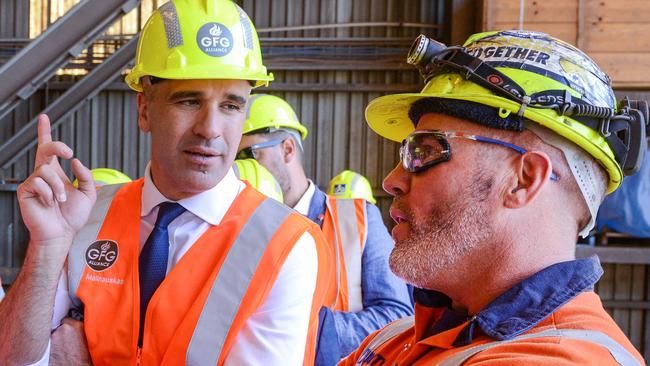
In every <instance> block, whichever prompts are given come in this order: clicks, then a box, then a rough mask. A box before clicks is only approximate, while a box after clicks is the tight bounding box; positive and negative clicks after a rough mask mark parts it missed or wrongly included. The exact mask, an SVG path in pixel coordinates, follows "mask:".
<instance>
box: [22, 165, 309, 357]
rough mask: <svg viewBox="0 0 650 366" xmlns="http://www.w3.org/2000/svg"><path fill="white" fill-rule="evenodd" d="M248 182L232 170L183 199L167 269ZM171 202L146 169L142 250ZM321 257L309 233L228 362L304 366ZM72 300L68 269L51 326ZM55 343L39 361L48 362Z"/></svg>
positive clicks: (289, 258) (173, 229)
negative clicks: (160, 207)
mask: <svg viewBox="0 0 650 366" xmlns="http://www.w3.org/2000/svg"><path fill="white" fill-rule="evenodd" d="M244 187H245V185H244V183H242V182H241V181H240V180H239V179H237V178H236V176H235V174H234V173H233V171H232V169H230V170H229V171H228V173H227V174H226V176H225V177H224V178H223V179H222V180H221V181H220V182H219V183H218V184H217V185H216V186H214V187H213V188H212V189H210V190H207V191H205V192H201V193H199V194H197V195H194V196H192V197H189V198H184V199H182V200H179V201H178V203H179V204H181V205H182V206H183V207H184V208H185V209H186V210H187V211H185V212H184V213H183V214H181V215H180V216H179V217H178V218H176V219H175V220H174V221H172V222H171V223H170V224H169V227H168V231H169V241H170V245H169V257H168V263H167V272H168V273H169V271H170V270H171V269H172V268H173V267H174V266H175V265H176V263H178V261H179V260H180V259H181V258H182V256H183V255H184V254H185V253H186V252H187V251H188V250H189V249H190V248H191V247H192V245H193V244H194V242H195V241H196V240H197V239H198V238H199V237H200V236H201V235H203V233H204V232H205V231H206V230H207V229H208V228H209V227H210V226H212V225H218V224H219V223H220V222H221V220H222V219H223V217H224V215H225V214H226V212H227V211H228V209H229V208H230V205H231V204H232V203H233V201H234V200H235V198H236V197H237V195H238V194H239V193H240V192H241V191H242V190H243V189H244ZM165 201H169V200H168V199H167V198H165V196H163V195H162V194H161V193H160V192H159V191H158V189H157V188H156V186H155V185H154V184H153V181H152V180H151V177H150V170H149V166H147V168H146V170H145V179H144V186H143V190H142V210H141V221H140V249H142V247H143V246H144V243H145V242H146V240H147V237H148V236H149V234H150V233H151V231H152V230H153V226H154V224H155V221H156V218H157V215H158V204H160V203H162V202H165ZM317 273H318V257H317V251H316V244H315V242H314V238H313V237H312V236H311V234H309V233H304V234H303V235H302V236H301V237H300V238H299V239H298V241H297V242H296V244H295V246H294V248H293V249H292V251H291V252H290V253H289V255H288V256H287V259H286V261H285V263H284V265H283V266H282V269H281V270H280V273H279V274H278V277H277V280H276V282H275V284H274V285H273V288H272V289H271V291H270V292H269V295H268V297H267V298H266V300H265V301H264V303H263V304H262V305H261V306H260V307H259V308H258V309H257V310H256V311H255V312H254V313H253V314H252V315H251V317H250V318H249V319H248V321H247V322H246V324H245V325H244V327H243V328H242V330H241V331H240V333H239V335H238V336H237V338H236V339H235V341H234V342H233V345H232V348H231V349H230V353H229V354H228V356H227V357H226V359H225V365H302V363H303V354H304V350H305V342H306V339H307V330H308V325H309V318H310V313H311V302H312V296H313V293H314V291H315V289H316V279H317ZM71 305H72V302H71V299H70V295H69V293H68V281H67V273H66V271H63V273H62V274H61V278H60V280H59V285H58V288H57V293H56V298H55V304H54V316H53V319H52V329H55V328H56V327H58V326H59V325H60V324H61V320H62V319H63V317H65V316H66V315H67V313H68V311H69V309H70V307H71ZM49 352H50V345H49V344H48V347H47V350H46V352H45V354H44V355H43V357H42V359H41V360H40V361H38V362H37V363H36V364H34V365H39V366H40V365H48V363H49Z"/></svg>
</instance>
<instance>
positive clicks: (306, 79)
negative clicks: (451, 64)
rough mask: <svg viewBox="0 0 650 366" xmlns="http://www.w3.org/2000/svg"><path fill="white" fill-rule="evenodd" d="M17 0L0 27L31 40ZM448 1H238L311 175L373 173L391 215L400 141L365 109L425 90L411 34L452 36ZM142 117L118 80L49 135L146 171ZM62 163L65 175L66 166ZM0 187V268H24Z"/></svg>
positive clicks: (20, 164)
mask: <svg viewBox="0 0 650 366" xmlns="http://www.w3.org/2000/svg"><path fill="white" fill-rule="evenodd" d="M19 2H20V3H23V6H24V5H25V4H27V5H28V2H27V1H24V0H3V1H0V4H2V5H1V6H4V7H7V10H5V8H0V9H2V12H1V13H0V19H2V20H0V28H1V29H5V28H12V27H13V28H15V27H16V24H21V25H23V28H24V29H21V31H22V33H21V35H20V37H27V34H28V29H27V28H26V25H25V24H28V21H27V17H28V14H27V13H26V12H24V11H23V12H20V13H17V14H14V12H13V10H11V6H9V5H7V4H8V3H14V4H17V3H19ZM448 2H449V1H447V0H407V1H396V0H355V1H352V0H274V1H267V0H255V1H253V0H245V1H240V4H241V5H242V7H243V8H244V9H245V10H246V11H247V12H248V13H249V14H250V16H251V18H253V21H254V22H255V23H256V27H257V29H258V30H259V33H260V37H261V39H262V44H263V48H264V51H265V59H266V60H267V64H268V65H269V68H270V69H271V71H272V72H274V74H275V80H276V81H275V82H273V83H272V84H271V87H269V88H266V89H259V90H258V92H267V93H274V94H277V95H279V96H281V97H284V98H286V99H287V100H288V101H289V103H291V104H292V105H293V106H294V107H295V109H296V112H297V114H298V115H299V117H300V118H301V121H302V122H303V123H304V124H305V126H306V127H307V128H308V129H309V131H310V134H309V136H308V138H307V140H306V143H305V147H306V161H305V167H306V170H307V174H308V176H309V177H311V178H312V179H313V180H314V181H315V182H316V183H317V184H318V185H319V186H321V187H322V188H326V187H327V184H328V182H329V179H331V177H333V176H334V175H335V174H337V173H338V172H339V171H341V170H343V169H353V170H356V171H359V172H361V173H363V174H364V175H366V176H367V177H368V179H369V180H370V182H371V184H372V186H373V188H374V190H375V192H376V193H377V194H378V195H379V196H380V197H379V206H380V207H381V208H383V211H384V212H386V211H387V206H388V204H389V203H388V199H387V198H386V197H385V195H384V194H383V191H382V190H381V181H382V178H383V177H384V176H385V175H386V174H387V173H388V172H389V171H390V170H391V169H392V168H393V167H394V165H395V163H396V161H397V146H396V145H395V144H394V143H390V142H387V141H385V140H383V139H380V138H379V137H378V136H377V135H376V134H374V133H373V132H371V131H370V130H369V129H368V127H367V125H366V124H365V120H364V116H363V111H364V108H365V106H366V104H367V103H368V101H369V100H371V99H373V98H375V97H377V96H379V95H381V94H383V93H386V92H404V91H415V90H418V89H419V88H420V87H421V85H420V81H419V76H418V75H417V73H416V72H415V71H414V70H413V69H411V68H409V67H408V66H407V65H405V63H404V62H403V60H404V57H405V54H406V51H407V50H408V47H409V45H410V43H411V41H412V39H414V38H415V36H417V35H418V34H420V33H421V32H426V33H428V34H430V35H432V36H436V37H438V38H441V39H443V40H444V37H447V34H448V27H447V26H446V25H445V24H444V23H445V19H446V18H448V17H449V16H448V14H447V13H446V12H445V11H446V9H447V7H446V6H447V3H448ZM147 3H148V6H150V5H151V2H147ZM144 11H146V10H144V9H143V10H142V12H144ZM10 14H11V16H10ZM348 23H356V24H348ZM359 23H361V24H359ZM286 27H303V28H306V29H298V30H295V29H294V28H292V29H289V30H287V29H286ZM278 28H281V29H283V30H279V31H278V30H277V29H278ZM319 28H320V29H319ZM17 36H18V34H17V33H14V34H8V37H17ZM296 45H297V46H296ZM69 85H70V84H69V83H68V82H66V80H65V79H62V78H59V79H57V80H56V81H52V82H50V83H49V84H48V85H47V86H46V87H45V88H44V89H42V90H39V91H38V92H37V93H36V94H35V95H34V96H33V97H31V98H30V99H29V100H28V101H25V102H23V103H22V104H21V105H20V106H19V107H18V108H17V109H16V110H15V111H14V112H13V113H11V114H10V115H9V116H7V117H6V118H4V119H3V120H0V142H3V141H6V140H7V139H8V138H9V137H10V136H11V135H12V134H14V133H15V132H16V131H18V130H19V129H20V128H21V127H22V126H23V125H24V124H25V123H26V122H27V121H29V120H30V119H31V118H33V117H34V116H36V114H37V113H38V112H39V111H40V110H42V109H43V108H44V107H45V106H46V105H47V104H48V103H50V102H51V101H53V100H54V99H55V98H56V97H58V96H59V95H60V94H61V93H62V92H63V91H65V89H66V88H67V87H69ZM136 118H137V111H136V106H135V95H134V93H132V92H131V91H130V90H128V89H127V88H126V87H125V86H124V85H123V84H121V82H120V80H119V79H118V80H116V82H115V83H114V84H113V85H112V86H111V88H109V90H106V91H103V92H101V93H100V94H99V95H98V96H97V97H95V98H93V99H92V100H91V101H90V102H88V103H85V104H84V105H82V106H81V107H80V109H79V110H78V111H76V112H75V113H74V114H73V115H71V116H70V117H69V118H67V119H66V120H65V121H62V123H61V124H60V126H59V127H57V128H55V130H54V131H53V137H54V138H56V139H60V140H61V141H63V142H65V143H67V144H69V145H70V146H71V147H73V149H74V150H75V154H76V156H77V157H78V158H80V159H81V161H83V162H84V163H85V164H87V165H88V166H90V167H110V168H115V169H119V170H122V171H124V172H125V173H127V174H128V175H129V176H131V177H134V178H135V177H140V176H141V175H142V174H143V171H144V167H145V165H146V163H147V160H148V153H149V138H148V137H147V136H145V135H143V134H141V133H140V132H139V130H138V127H137V123H136V122H137V120H136ZM33 155H34V150H33V149H32V150H30V151H29V152H28V153H26V154H24V155H23V156H20V157H19V158H18V160H16V162H15V163H13V164H12V165H11V166H10V167H8V168H7V169H3V170H0V178H4V180H5V181H7V182H19V181H21V180H23V179H25V178H26V177H27V176H28V175H29V173H30V172H31V171H32V169H33V160H34V156H33ZM64 168H65V169H67V170H68V171H69V166H68V164H64ZM3 187H4V188H3ZM3 187H0V194H3V201H2V202H1V204H2V205H1V206H0V247H1V248H8V247H12V248H13V249H11V253H9V252H7V253H4V254H3V252H2V251H0V267H5V268H7V267H13V268H14V269H15V268H17V267H18V266H19V265H20V260H21V259H22V254H23V250H24V245H25V243H26V240H27V239H26V233H25V232H24V229H23V228H22V226H21V224H20V221H19V219H20V218H19V215H17V212H18V211H17V207H16V206H15V201H12V199H8V198H7V197H8V196H10V195H12V194H13V192H12V190H14V189H15V185H12V184H9V185H6V186H3ZM2 190H5V191H6V192H5V193H2V192H1V191H2ZM5 201H6V202H7V204H5ZM11 202H13V203H11ZM3 233H6V234H3ZM14 273H15V270H14V271H11V273H6V275H5V278H6V279H8V280H11V279H12V277H13V274H14ZM0 274H2V273H0Z"/></svg>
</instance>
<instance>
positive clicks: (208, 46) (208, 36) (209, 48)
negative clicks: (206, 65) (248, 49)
mask: <svg viewBox="0 0 650 366" xmlns="http://www.w3.org/2000/svg"><path fill="white" fill-rule="evenodd" d="M196 43H197V44H198V45H199V48H200V49H201V51H203V52H204V53H205V54H206V55H208V56H212V57H222V56H225V55H227V54H228V53H230V51H231V50H232V45H233V40H232V33H230V30H229V29H228V28H226V26H225V25H223V24H221V23H206V24H204V25H203V26H202V27H201V28H200V29H199V31H198V33H197V34H196Z"/></svg>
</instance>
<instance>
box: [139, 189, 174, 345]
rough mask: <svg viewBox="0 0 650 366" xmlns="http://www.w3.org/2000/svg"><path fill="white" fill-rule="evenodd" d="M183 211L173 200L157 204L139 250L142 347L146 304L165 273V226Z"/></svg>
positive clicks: (167, 251)
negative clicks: (156, 214)
mask: <svg viewBox="0 0 650 366" xmlns="http://www.w3.org/2000/svg"><path fill="white" fill-rule="evenodd" d="M183 212H185V208H183V206H181V205H179V204H178V203H175V202H163V203H161V204H160V205H158V218H157V219H156V224H155V225H154V228H153V230H152V231H151V234H149V237H148V238H147V241H146V242H145V243H144V247H142V251H141V252H140V259H139V261H140V263H139V264H140V335H139V337H138V345H139V346H140V347H142V332H143V330H144V316H145V314H146V313H147V305H149V300H150V299H151V296H153V293H154V292H155V291H156V289H157V288H158V286H159V285H160V283H161V282H162V281H163V279H165V274H166V273H167V258H168V257H169V233H168V232H167V226H168V225H169V223H170V222H172V221H174V219H176V218H177V217H178V216H179V215H180V214H182V213H183Z"/></svg>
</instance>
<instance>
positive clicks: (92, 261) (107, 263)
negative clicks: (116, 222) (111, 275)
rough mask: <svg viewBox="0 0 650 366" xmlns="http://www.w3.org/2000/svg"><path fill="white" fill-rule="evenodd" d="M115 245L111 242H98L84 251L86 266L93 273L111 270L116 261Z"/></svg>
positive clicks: (116, 251)
mask: <svg viewBox="0 0 650 366" xmlns="http://www.w3.org/2000/svg"><path fill="white" fill-rule="evenodd" d="M117 255H118V249H117V243H116V242H114V241H112V240H98V241H96V242H94V243H92V244H90V246H89V247H88V249H87V250H86V264H88V266H89V267H90V268H92V269H93V270H94V271H97V272H101V271H104V270H107V269H109V268H111V266H112V265H113V264H114V263H115V261H116V260H117Z"/></svg>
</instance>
